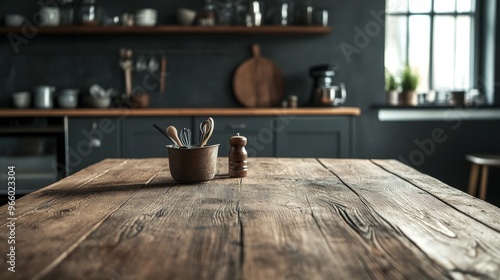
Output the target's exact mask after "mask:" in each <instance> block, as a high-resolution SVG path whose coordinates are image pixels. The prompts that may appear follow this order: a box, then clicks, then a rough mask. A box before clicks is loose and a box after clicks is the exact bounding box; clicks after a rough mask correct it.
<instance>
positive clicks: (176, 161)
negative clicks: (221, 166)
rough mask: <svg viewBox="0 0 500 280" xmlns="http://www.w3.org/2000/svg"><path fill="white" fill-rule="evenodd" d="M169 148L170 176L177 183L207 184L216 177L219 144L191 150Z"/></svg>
mask: <svg viewBox="0 0 500 280" xmlns="http://www.w3.org/2000/svg"><path fill="white" fill-rule="evenodd" d="M167 147H168V163H169V165H170V174H171V175H172V178H174V180H175V181H177V182H181V183H192V182H206V181H210V180H212V179H213V178H214V177H215V173H217V152H218V151H219V144H216V145H211V146H204V147H194V148H191V149H179V148H173V147H172V146H167Z"/></svg>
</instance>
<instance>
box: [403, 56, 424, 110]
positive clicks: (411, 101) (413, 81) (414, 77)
mask: <svg viewBox="0 0 500 280" xmlns="http://www.w3.org/2000/svg"><path fill="white" fill-rule="evenodd" d="M419 80H420V78H419V76H418V73H417V72H415V71H414V70H412V69H411V68H410V66H409V65H406V66H405V68H404V69H403V71H402V73H401V93H400V94H399V101H400V104H401V105H406V106H417V104H418V98H417V92H416V90H417V87H418V82H419Z"/></svg>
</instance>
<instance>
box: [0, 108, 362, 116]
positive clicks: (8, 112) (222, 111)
mask: <svg viewBox="0 0 500 280" xmlns="http://www.w3.org/2000/svg"><path fill="white" fill-rule="evenodd" d="M360 114H361V110H360V109H359V108H357V107H332V108H296V109H291V108H146V109H122V108H120V109H115V108H110V109H50V110H43V109H10V108H4V109H0V117H64V116H70V117H112V116H116V117H124V116H136V117H162V116H279V115H294V116H359V115H360Z"/></svg>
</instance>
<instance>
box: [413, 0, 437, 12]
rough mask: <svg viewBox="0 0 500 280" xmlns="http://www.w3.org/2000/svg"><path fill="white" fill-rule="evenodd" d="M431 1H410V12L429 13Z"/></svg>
mask: <svg viewBox="0 0 500 280" xmlns="http://www.w3.org/2000/svg"><path fill="white" fill-rule="evenodd" d="M431 3H432V2H431V0H410V12H412V13H428V12H430V11H431Z"/></svg>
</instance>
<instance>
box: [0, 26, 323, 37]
mask: <svg viewBox="0 0 500 280" xmlns="http://www.w3.org/2000/svg"><path fill="white" fill-rule="evenodd" d="M35 28H36V30H35ZM331 30H332V28H331V27H329V26H326V27H324V26H271V25H270V26H259V27H246V26H222V25H221V26H210V27H206V26H181V25H159V26H153V27H141V26H133V27H126V26H78V25H75V26H57V27H33V26H31V27H0V34H9V33H16V34H22V33H27V34H30V35H31V36H32V35H33V33H35V32H37V33H38V34H44V35H85V34H88V35H97V34H105V35H113V34H116V35H119V34H163V33H165V34H171V33H178V34H204V33H210V34H214V33H215V34H327V33H329V32H331Z"/></svg>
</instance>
